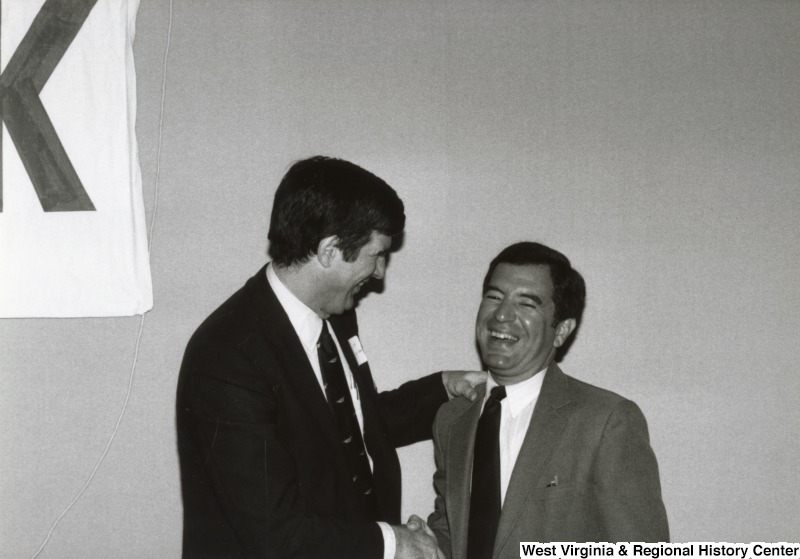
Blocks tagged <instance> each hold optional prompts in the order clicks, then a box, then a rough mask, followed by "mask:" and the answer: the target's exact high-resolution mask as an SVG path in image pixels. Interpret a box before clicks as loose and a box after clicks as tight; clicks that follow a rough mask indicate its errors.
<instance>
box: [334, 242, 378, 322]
mask: <svg viewBox="0 0 800 559" xmlns="http://www.w3.org/2000/svg"><path fill="white" fill-rule="evenodd" d="M391 246H392V238H391V237H389V236H388V235H383V234H380V233H377V232H375V231H373V232H372V236H371V237H370V240H369V242H367V244H365V245H364V246H363V247H361V250H360V251H359V253H358V256H357V257H356V259H355V261H353V262H347V261H346V260H345V259H344V254H343V253H342V251H341V250H339V249H338V248H336V249H335V251H336V254H335V256H334V257H333V258H332V259H331V265H330V274H329V275H328V277H329V281H328V282H327V283H328V285H327V290H326V297H325V303H324V305H323V308H322V309H321V315H323V316H324V317H325V318H327V317H328V316H330V315H332V314H341V313H343V312H344V311H347V310H350V309H352V308H353V307H354V306H355V304H356V303H355V297H356V295H357V294H358V292H359V291H361V288H362V287H364V284H366V283H367V282H368V281H370V280H371V279H372V278H375V279H379V280H380V279H383V277H384V276H385V275H386V255H387V253H388V252H389V249H390V248H391Z"/></svg>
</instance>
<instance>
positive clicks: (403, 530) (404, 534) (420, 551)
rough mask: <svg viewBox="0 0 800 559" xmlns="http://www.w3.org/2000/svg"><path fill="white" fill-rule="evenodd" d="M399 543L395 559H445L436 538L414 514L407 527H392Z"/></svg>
mask: <svg viewBox="0 0 800 559" xmlns="http://www.w3.org/2000/svg"><path fill="white" fill-rule="evenodd" d="M392 530H393V531H394V537H395V540H396V542H397V547H396V551H395V554H394V558H395V559H445V556H444V553H442V551H441V550H440V549H439V545H438V544H437V543H436V536H434V535H433V532H432V531H431V529H430V528H428V526H427V525H426V524H425V521H423V520H422V519H421V518H420V517H419V516H417V515H415V514H412V515H411V517H410V518H409V519H408V524H406V525H405V526H392Z"/></svg>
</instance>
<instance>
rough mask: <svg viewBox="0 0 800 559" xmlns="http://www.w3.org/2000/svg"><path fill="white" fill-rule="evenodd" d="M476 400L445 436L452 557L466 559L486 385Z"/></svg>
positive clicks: (452, 424) (480, 388)
mask: <svg viewBox="0 0 800 559" xmlns="http://www.w3.org/2000/svg"><path fill="white" fill-rule="evenodd" d="M477 392H478V397H477V398H475V401H474V402H472V403H471V404H470V405H469V406H468V407H467V408H466V410H465V411H464V413H463V414H462V415H461V416H460V417H459V418H458V419H456V420H455V421H453V422H452V423H451V424H450V430H449V433H448V434H447V441H448V447H449V448H448V449H447V463H446V464H445V471H446V472H447V495H446V499H447V515H448V517H449V520H450V533H451V534H454V535H455V536H456V537H454V538H453V540H452V541H451V546H452V552H453V557H466V555H467V532H468V530H469V497H470V491H471V482H472V455H473V449H474V448H475V431H476V430H477V429H478V420H479V419H480V417H481V409H482V407H483V398H484V396H485V394H486V385H485V384H482V385H480V386H478V387H477Z"/></svg>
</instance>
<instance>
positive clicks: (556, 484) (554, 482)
mask: <svg viewBox="0 0 800 559" xmlns="http://www.w3.org/2000/svg"><path fill="white" fill-rule="evenodd" d="M545 487H558V476H556V477H554V478H553V481H551V482H550V483H548V484H547V485H545Z"/></svg>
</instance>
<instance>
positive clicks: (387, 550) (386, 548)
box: [378, 522, 397, 559]
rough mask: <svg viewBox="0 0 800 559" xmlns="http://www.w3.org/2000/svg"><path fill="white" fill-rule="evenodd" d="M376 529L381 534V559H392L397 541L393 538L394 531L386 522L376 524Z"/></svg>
mask: <svg viewBox="0 0 800 559" xmlns="http://www.w3.org/2000/svg"><path fill="white" fill-rule="evenodd" d="M378 528H380V529H381V533H382V534H383V559H394V553H395V551H397V540H395V538H394V530H392V527H391V526H389V525H388V524H387V523H386V522H378Z"/></svg>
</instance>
